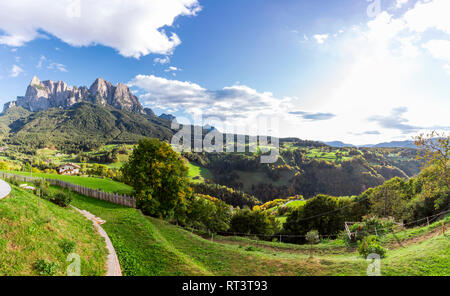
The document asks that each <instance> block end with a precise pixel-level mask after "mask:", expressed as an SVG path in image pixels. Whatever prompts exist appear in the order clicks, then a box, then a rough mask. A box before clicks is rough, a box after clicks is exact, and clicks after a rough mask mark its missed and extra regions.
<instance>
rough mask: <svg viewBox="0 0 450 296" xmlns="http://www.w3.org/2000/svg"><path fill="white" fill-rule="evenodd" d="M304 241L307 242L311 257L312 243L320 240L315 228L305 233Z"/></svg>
mask: <svg viewBox="0 0 450 296" xmlns="http://www.w3.org/2000/svg"><path fill="white" fill-rule="evenodd" d="M306 241H307V242H308V243H309V257H310V258H312V256H313V253H312V245H313V244H317V243H318V242H319V241H320V237H319V232H318V231H317V230H311V231H308V233H307V234H306Z"/></svg>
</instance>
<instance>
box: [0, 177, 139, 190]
mask: <svg viewBox="0 0 450 296" xmlns="http://www.w3.org/2000/svg"><path fill="white" fill-rule="evenodd" d="M4 172H5V173H10V174H16V175H23V176H30V173H29V172H17V171H4ZM33 177H40V178H48V179H57V180H62V181H65V182H69V183H72V184H76V185H80V186H84V187H88V188H92V189H100V190H102V191H105V192H116V193H120V194H132V192H133V188H132V187H130V186H128V185H126V184H123V183H120V182H116V181H113V180H110V179H106V178H105V179H101V178H94V177H81V176H68V175H58V174H44V173H33Z"/></svg>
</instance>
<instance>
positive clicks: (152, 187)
mask: <svg viewBox="0 0 450 296" xmlns="http://www.w3.org/2000/svg"><path fill="white" fill-rule="evenodd" d="M121 171H122V173H123V177H124V180H125V181H126V183H128V184H129V185H131V186H132V187H133V188H134V190H135V196H136V204H137V207H138V208H140V209H141V210H142V211H143V212H144V213H145V214H147V215H151V216H155V217H159V218H173V219H175V220H177V221H178V220H179V219H182V215H183V213H184V212H185V211H184V210H183V208H185V207H186V204H187V202H186V200H187V199H188V198H190V197H191V196H192V189H191V188H190V187H189V179H188V168H187V166H186V165H185V163H184V161H183V160H182V159H181V156H180V155H179V154H178V153H176V152H175V151H174V150H172V148H171V147H170V145H169V144H167V143H164V142H160V141H159V140H157V139H145V140H140V141H139V144H138V146H137V147H136V148H135V149H134V150H133V153H132V155H131V156H130V158H129V160H128V162H127V163H126V164H125V165H124V166H123V167H122V170H121Z"/></svg>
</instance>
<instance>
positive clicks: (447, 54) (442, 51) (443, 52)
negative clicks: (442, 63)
mask: <svg viewBox="0 0 450 296" xmlns="http://www.w3.org/2000/svg"><path fill="white" fill-rule="evenodd" d="M422 46H423V47H424V48H426V49H428V51H429V52H430V53H431V55H432V56H433V57H434V58H436V59H440V60H447V61H450V41H448V40H431V41H428V42H427V43H425V44H423V45H422Z"/></svg>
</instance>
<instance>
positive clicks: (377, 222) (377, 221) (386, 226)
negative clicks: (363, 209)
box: [350, 216, 395, 242]
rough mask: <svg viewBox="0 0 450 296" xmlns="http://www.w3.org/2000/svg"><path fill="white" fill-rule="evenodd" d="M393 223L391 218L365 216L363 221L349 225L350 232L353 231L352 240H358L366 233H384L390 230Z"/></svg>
mask: <svg viewBox="0 0 450 296" xmlns="http://www.w3.org/2000/svg"><path fill="white" fill-rule="evenodd" d="M394 225H395V223H394V220H393V219H392V218H379V217H377V216H365V217H363V221H362V222H360V223H355V224H353V225H352V226H350V232H352V233H355V235H354V236H353V237H352V241H353V242H356V241H360V240H362V239H364V238H365V237H366V236H368V235H373V234H376V235H384V234H386V233H389V232H392V231H393V227H394Z"/></svg>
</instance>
